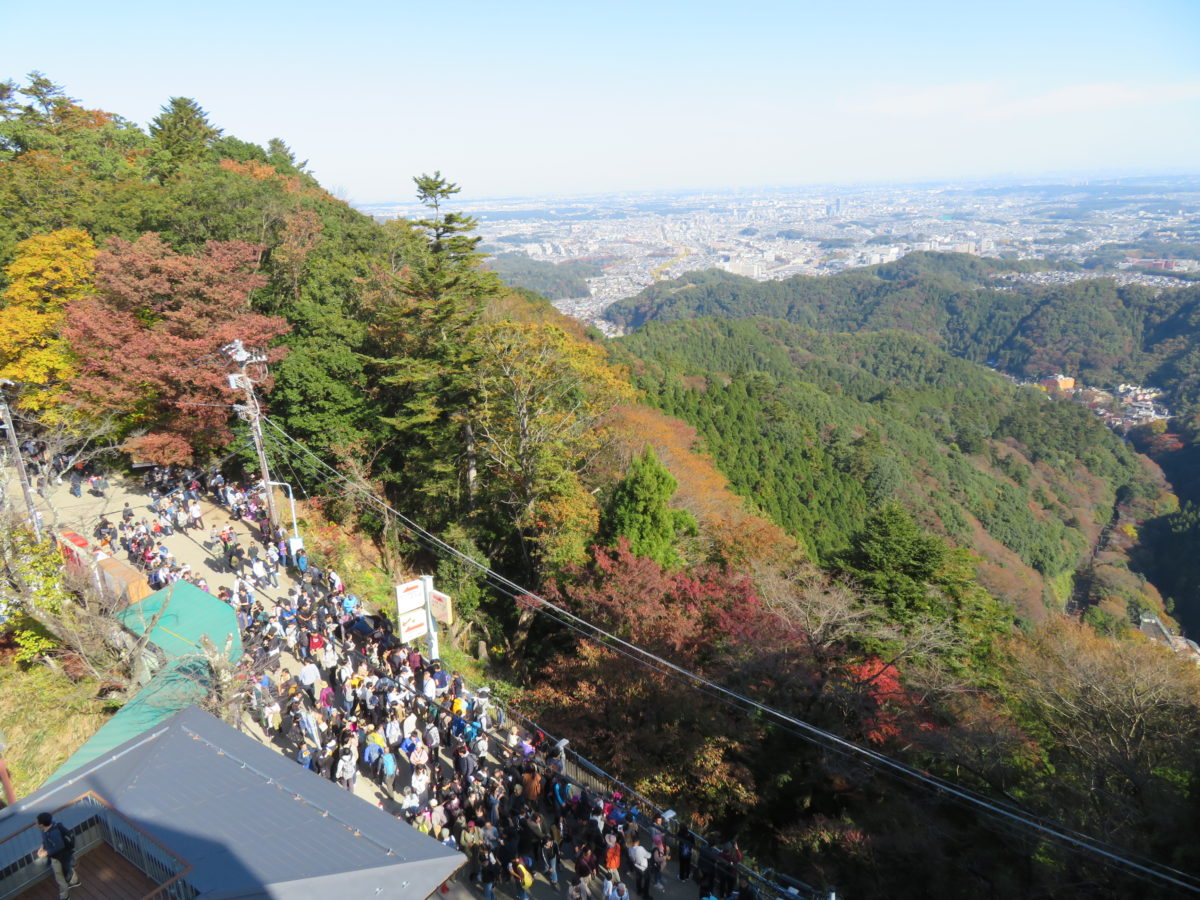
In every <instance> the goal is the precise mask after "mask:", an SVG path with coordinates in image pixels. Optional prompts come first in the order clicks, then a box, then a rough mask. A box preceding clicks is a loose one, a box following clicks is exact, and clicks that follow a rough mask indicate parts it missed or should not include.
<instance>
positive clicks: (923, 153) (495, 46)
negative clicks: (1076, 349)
mask: <svg viewBox="0 0 1200 900" xmlns="http://www.w3.org/2000/svg"><path fill="white" fill-rule="evenodd" d="M6 7H7V8H5V9H4V19H3V21H4V26H3V28H2V29H0V60H3V62H4V67H3V70H0V78H4V77H12V78H17V79H20V78H21V77H22V76H23V75H24V74H25V73H26V72H28V71H29V70H31V69H39V70H41V71H43V72H45V73H46V74H47V75H49V76H50V77H51V78H52V79H54V80H55V81H57V82H59V83H61V84H64V85H65V86H66V88H67V91H68V93H70V94H71V95H72V96H75V97H78V98H79V99H80V100H82V101H83V102H84V103H85V104H86V105H88V106H94V107H100V108H104V109H108V110H111V111H113V112H116V113H119V114H121V115H124V116H126V117H127V118H130V119H133V120H134V121H137V122H139V123H141V124H143V125H144V124H145V123H146V122H147V121H149V119H150V118H152V117H153V116H154V115H155V114H156V112H157V111H158V109H159V107H160V106H161V105H162V104H163V103H164V102H165V101H166V99H167V98H168V97H171V96H177V95H182V96H188V97H193V98H195V99H196V100H197V101H198V102H199V103H200V104H201V105H202V106H203V107H204V108H205V109H207V110H208V112H209V115H210V118H211V119H212V121H213V122H214V124H216V125H218V126H219V127H221V128H224V129H225V131H226V133H229V134H233V135H236V136H238V137H240V138H243V139H245V140H252V141H257V142H263V143H265V142H266V140H267V139H269V138H271V137H275V136H278V137H282V138H283V139H284V140H286V141H288V143H289V144H291V145H292V147H293V148H295V150H296V152H297V154H298V156H299V157H300V158H301V159H307V160H309V165H310V168H311V169H312V170H313V171H314V173H315V174H316V175H317V177H318V178H320V180H321V181H322V183H323V184H324V185H325V186H326V187H328V188H330V189H331V190H334V191H335V192H338V193H339V194H340V195H341V196H344V197H346V198H347V199H350V200H353V201H356V202H364V203H366V202H376V201H387V200H408V199H411V196H412V186H411V180H410V179H411V176H412V175H414V174H417V173H419V172H424V171H432V170H433V169H440V170H441V171H442V172H443V173H444V174H445V175H447V176H448V177H450V178H452V179H453V180H455V181H457V182H459V183H461V184H462V185H463V187H464V191H463V198H464V199H466V198H469V197H498V196H511V195H522V196H542V195H547V196H549V195H555V194H566V193H575V192H580V193H583V192H607V191H623V190H676V189H688V188H737V187H755V186H761V185H805V184H817V183H854V182H864V181H866V182H878V181H888V180H917V179H920V180H956V179H963V178H972V177H989V176H1007V175H1012V176H1016V177H1020V176H1029V175H1043V174H1047V173H1056V172H1077V173H1093V172H1119V171H1129V172H1180V171H1196V170H1197V169H1200V49H1198V48H1200V2H1198V0H1140V2H1120V3H1104V2H1095V0H1093V2H1073V0H1070V2H1068V0H1041V2H1025V0H1005V2H993V3H984V4H976V3H971V2H968V0H956V2H944V3H943V2H922V0H910V2H854V0H841V2H838V3H834V2H830V0H823V2H819V3H817V2H808V0H792V2H755V0H740V2H702V0H696V2H690V3H676V2H654V0H645V2H642V3H624V2H612V3H603V4H601V3H592V2H584V0H576V2H570V0H568V2H562V0H558V2H553V3H550V2H546V3H534V2H510V3H498V2H486V3H483V2H473V0H465V2H464V0H460V2H457V3H453V4H435V3H429V2H423V3H419V4H418V3H412V2H408V0H401V2H390V3H376V2H357V3H344V4H334V3H320V4H317V3H307V2H291V3H287V4H283V3H276V2H274V0H244V2H241V3H231V2H224V0H214V2H207V3H205V4H202V5H200V4H181V3H162V2H161V0H160V2H156V3H153V4H151V3H143V2H122V0H118V2H116V3H115V4H97V3H95V2H92V0H89V2H87V3H82V2H74V0H64V2H59V3H55V4H54V5H53V6H51V7H39V6H37V5H36V4H20V5H17V4H14V3H11V2H10V3H8V4H6Z"/></svg>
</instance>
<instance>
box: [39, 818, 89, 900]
mask: <svg viewBox="0 0 1200 900" xmlns="http://www.w3.org/2000/svg"><path fill="white" fill-rule="evenodd" d="M37 826H38V828H40V829H41V830H42V846H41V847H39V848H38V852H37V855H38V857H40V858H42V859H46V858H48V859H49V860H50V868H51V869H52V870H53V871H54V881H55V883H56V884H57V885H58V896H59V898H60V900H67V897H68V896H69V894H70V891H71V888H73V887H79V885H80V881H79V878H78V877H77V876H76V875H75V837H74V835H72V834H71V832H69V831H68V830H67V829H66V827H65V826H63V825H62V823H60V822H55V821H54V816H52V815H51V814H50V813H48V812H40V813H38V815H37Z"/></svg>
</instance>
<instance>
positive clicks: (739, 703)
mask: <svg viewBox="0 0 1200 900" xmlns="http://www.w3.org/2000/svg"><path fill="white" fill-rule="evenodd" d="M262 421H264V422H265V423H266V424H267V425H269V426H270V427H271V428H273V429H274V430H275V431H277V432H278V433H279V434H280V435H281V436H282V437H283V438H285V439H286V440H287V441H288V442H289V443H290V444H291V445H293V446H295V447H296V448H297V450H298V451H299V452H301V453H303V454H304V455H305V456H307V457H309V458H311V459H312V460H313V461H315V462H316V463H317V464H318V465H319V466H320V467H321V468H323V469H325V470H327V471H328V472H329V473H330V474H331V475H332V476H333V477H334V478H335V479H337V480H338V481H340V482H342V483H344V484H345V485H347V486H348V487H350V488H351V489H353V490H354V491H356V492H357V493H359V494H361V495H362V496H364V497H366V498H367V499H368V501H369V502H371V503H372V504H374V505H375V506H376V507H378V508H379V509H380V510H381V511H383V513H384V514H385V515H392V516H394V517H395V519H396V521H397V522H398V523H399V524H400V525H401V526H402V527H403V528H404V530H406V531H407V532H408V533H409V534H410V535H411V536H412V537H413V538H414V539H415V540H417V541H418V542H419V543H420V544H422V545H423V546H425V547H427V548H428V549H430V550H431V551H432V552H434V553H436V554H439V555H442V556H445V555H447V554H449V555H450V556H453V557H454V558H455V559H457V560H458V561H460V562H463V563H465V564H467V565H469V566H471V567H473V568H476V569H478V570H479V571H480V572H482V573H483V575H484V577H485V579H486V580H487V581H488V583H489V584H490V585H491V586H492V587H493V588H494V589H496V590H497V591H499V592H500V593H502V594H505V595H507V596H509V597H510V598H512V599H513V600H514V601H516V602H517V603H519V604H522V605H525V606H528V607H530V608H532V609H533V610H535V611H536V612H540V613H542V614H543V615H546V616H548V617H549V618H551V619H552V620H554V621H556V622H558V623H559V624H561V625H563V626H565V627H567V628H570V629H571V630H573V631H576V632H577V633H579V634H580V635H582V636H584V637H585V638H587V639H589V640H593V641H596V642H598V643H600V644H602V645H603V646H606V647H608V648H609V649H612V650H615V651H617V652H619V653H621V655H623V656H626V657H628V658H629V659H631V660H633V661H635V662H638V663H639V664H641V665H644V666H646V667H647V668H651V669H654V670H655V671H657V672H658V673H660V674H662V675H665V676H667V677H670V678H672V679H673V680H676V681H680V682H682V683H685V684H688V685H690V686H691V687H693V688H695V689H697V690H700V691H701V692H702V693H704V694H706V695H708V696H710V697H712V698H714V699H718V700H721V701H722V702H724V703H726V704H728V705H730V706H732V707H734V708H736V709H740V710H742V711H743V712H751V711H753V712H757V713H760V714H762V715H764V716H767V717H769V718H771V719H773V720H775V722H776V723H777V724H779V725H781V726H782V727H783V728H784V730H785V731H787V732H788V733H791V734H795V735H796V736H798V737H801V738H803V739H805V740H808V741H810V742H812V743H814V744H817V745H818V746H821V747H823V748H825V749H828V750H833V751H834V752H837V753H838V754H839V755H844V756H847V757H850V758H855V759H858V760H859V761H862V762H864V763H865V764H866V765H868V766H869V767H870V768H872V769H877V770H883V771H885V772H887V773H888V774H891V775H893V776H896V777H899V778H900V779H901V780H904V781H906V782H909V783H915V784H917V785H920V786H923V787H926V788H929V789H932V790H933V791H935V792H936V793H938V794H941V795H943V796H947V797H949V798H951V799H953V800H956V801H958V802H961V803H964V804H966V805H968V806H974V807H977V808H979V809H981V810H982V811H983V812H985V813H986V814H988V815H989V817H995V818H999V819H1003V820H1006V821H1008V822H1010V823H1013V824H1016V825H1019V826H1021V827H1023V828H1025V829H1027V830H1029V831H1032V832H1036V833H1038V834H1039V835H1041V836H1042V837H1045V838H1049V839H1051V840H1055V841H1058V842H1059V843H1061V844H1065V845H1067V846H1069V847H1071V848H1073V849H1075V850H1078V851H1082V852H1085V853H1090V854H1092V855H1094V856H1096V857H1099V858H1100V860H1101V861H1102V862H1104V863H1105V864H1106V865H1109V864H1115V865H1116V866H1118V867H1120V868H1122V869H1124V870H1126V871H1128V872H1129V873H1130V874H1132V875H1134V876H1135V877H1138V878H1142V879H1143V880H1153V881H1159V882H1165V883H1167V884H1170V885H1172V886H1174V887H1177V888H1182V889H1183V890H1186V891H1189V892H1192V893H1200V879H1197V878H1195V877H1194V876H1192V875H1189V874H1187V873H1185V872H1181V871H1179V870H1176V869H1172V868H1170V867H1168V866H1164V865H1162V864H1161V863H1158V862H1156V861H1154V860H1151V859H1148V858H1145V857H1142V860H1143V861H1141V862H1139V861H1137V860H1134V859H1131V858H1130V856H1131V855H1135V854H1130V853H1129V852H1128V851H1123V850H1120V849H1119V848H1110V847H1108V846H1106V845H1104V844H1102V843H1101V842H1099V841H1098V840H1096V839H1094V838H1091V837H1090V836H1088V835H1085V834H1083V833H1081V832H1077V831H1073V830H1072V829H1069V828H1067V827H1066V826H1063V825H1059V824H1057V823H1051V822H1049V821H1047V820H1043V819H1041V818H1040V817H1038V816H1036V815H1035V814H1033V813H1029V812H1027V811H1025V810H1023V809H1021V808H1020V807H1016V806H1013V805H1011V804H1008V803H1004V802H1002V801H997V800H993V799H991V798H988V797H985V796H983V795H981V794H978V793H976V792H974V791H972V790H970V789H968V788H964V787H960V786H959V785H956V784H953V783H952V782H949V781H946V780H945V779H942V778H939V777H937V776H935V775H930V774H928V773H925V772H921V771H920V770H918V769H915V768H913V767H912V766H909V765H907V764H905V763H902V762H900V761H899V760H895V759H892V758H891V757H889V756H887V755H885V754H882V753H880V752H878V751H875V750H872V749H870V748H868V747H863V746H861V745H859V744H856V743H854V742H852V741H849V740H847V739H845V738H842V737H840V736H838V735H836V734H834V733H833V732H830V731H826V730H825V729H822V728H819V727H818V726H816V725H812V724H811V723H808V722H805V721H804V720H803V719H799V718H796V717H795V716H792V715H789V714H788V713H785V712H783V711H781V710H778V709H775V708H774V707H771V706H768V705H766V704H764V703H761V702H759V701H757V700H755V699H753V698H752V697H747V696H745V695H744V694H741V693H739V692H737V691H735V690H733V689H731V688H728V687H725V686H724V685H722V684H719V683H717V682H714V681H711V680H710V679H708V678H705V677H704V676H702V675H699V674H697V673H695V672H692V671H690V670H689V669H686V668H684V667H683V666H679V665H677V664H675V663H673V662H671V661H670V660H667V659H663V658H662V657H660V656H657V655H656V654H654V653H651V652H650V651H647V650H643V649H642V648H640V647H638V646H637V645H635V644H632V643H630V642H629V641H626V640H624V639H623V638H620V637H618V636H617V635H615V634H612V633H611V632H608V631H606V630H605V629H603V628H601V627H599V626H597V625H593V624H592V623H590V622H588V621H586V620H585V619H583V618H581V617H579V616H577V615H575V614H574V613H572V612H570V611H569V610H567V609H564V608H563V607H561V606H558V605H557V604H554V603H551V602H550V601H549V600H546V599H545V598H543V597H540V596H539V595H537V594H535V593H534V592H532V591H530V590H527V589H526V588H524V587H522V586H521V585H519V584H517V583H516V582H514V581H512V580H511V579H509V578H506V577H505V576H503V575H501V574H500V573H498V572H496V571H495V570H493V569H491V568H490V567H489V566H486V565H484V564H483V563H480V562H478V561H477V560H475V559H472V558H471V557H470V556H468V555H467V554H465V553H462V552H461V551H459V550H458V549H457V548H455V547H453V546H452V545H450V544H448V543H446V542H445V541H443V540H442V539H441V538H439V537H437V535H435V534H433V533H431V532H429V531H426V530H425V529H424V528H423V527H422V526H420V525H419V524H417V523H416V522H414V521H412V520H411V519H409V518H408V517H407V516H405V515H404V514H403V513H401V512H400V511H399V510H397V509H395V508H393V507H392V506H390V505H389V504H387V503H386V502H384V501H383V500H381V499H379V498H378V497H377V496H375V495H374V494H373V493H372V492H371V491H370V490H369V489H368V488H366V487H364V486H362V485H361V484H359V483H357V482H356V481H354V480H353V479H350V478H348V477H346V476H345V475H343V474H342V473H340V472H338V471H337V470H336V469H334V468H333V467H332V466H330V465H329V464H328V463H326V462H325V461H324V460H322V459H321V458H320V457H319V456H317V455H316V454H315V453H313V451H311V450H310V449H309V448H307V447H305V446H304V445H303V444H301V443H300V442H299V441H297V440H296V439H295V438H293V437H292V436H291V435H289V434H288V433H287V432H285V431H284V430H283V429H282V428H281V427H280V426H278V425H276V424H275V422H274V421H272V420H271V419H269V418H268V417H266V416H264V417H263V418H262Z"/></svg>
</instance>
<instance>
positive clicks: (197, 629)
mask: <svg viewBox="0 0 1200 900" xmlns="http://www.w3.org/2000/svg"><path fill="white" fill-rule="evenodd" d="M164 606H165V607H166V610H165V611H164V612H163V614H162V617H161V618H159V620H158V621H157V622H155V621H154V617H155V616H157V615H158V614H159V611H160V610H162V609H163V607H164ZM117 619H118V620H119V621H120V623H121V624H122V625H124V626H125V627H126V628H128V629H129V630H130V631H132V632H134V634H139V635H141V634H145V632H146V628H147V627H148V626H150V625H151V624H153V626H154V627H153V628H152V629H151V632H150V643H152V644H154V645H155V646H156V647H158V648H159V649H160V650H161V651H162V652H163V653H164V654H165V655H166V657H167V659H180V658H182V657H185V656H195V655H196V654H197V653H199V652H200V638H201V637H203V636H205V635H207V636H208V638H209V640H211V641H212V642H213V643H214V644H216V645H217V646H218V647H222V646H224V644H225V640H226V639H227V638H228V637H229V635H233V646H232V647H230V649H229V658H230V659H231V660H233V661H235V662H236V661H237V660H238V659H240V658H241V655H242V638H241V632H240V629H239V628H238V624H237V615H236V614H235V613H234V611H233V609H232V607H230V606H229V604H228V603H225V602H224V601H222V600H218V599H217V598H216V597H214V596H213V595H212V594H210V593H208V592H207V591H202V590H200V588H198V587H196V586H195V585H194V584H190V583H188V582H186V581H177V582H175V583H174V584H172V585H170V586H168V587H165V588H163V589H162V590H161V591H155V592H154V593H153V594H151V595H150V596H149V597H146V598H145V599H144V600H139V601H138V602H137V603H131V604H130V605H129V606H127V607H125V608H124V609H123V610H121V611H120V612H119V613H117Z"/></svg>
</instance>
